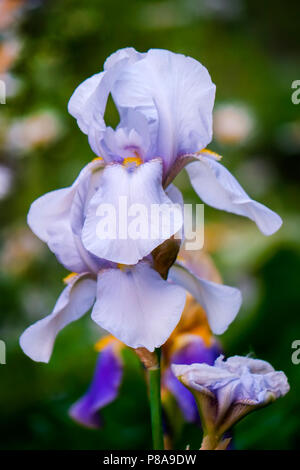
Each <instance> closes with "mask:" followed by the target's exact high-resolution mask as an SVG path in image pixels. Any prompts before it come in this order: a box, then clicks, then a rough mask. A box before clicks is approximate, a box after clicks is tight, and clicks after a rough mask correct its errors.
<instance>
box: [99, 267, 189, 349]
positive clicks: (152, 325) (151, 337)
mask: <svg viewBox="0 0 300 470" xmlns="http://www.w3.org/2000/svg"><path fill="white" fill-rule="evenodd" d="M116 289H117V295H116ZM184 304H185V292H184V290H183V289H181V288H180V287H178V286H173V285H171V284H169V283H168V282H167V281H164V280H163V279H162V278H161V277H160V275H159V274H158V273H157V272H156V271H154V269H153V268H152V267H151V266H150V265H149V264H148V263H147V262H144V261H143V262H140V263H138V264H137V265H136V266H133V267H130V268H126V267H124V268H122V269H118V268H116V269H107V270H104V271H103V272H101V273H100V274H99V275H98V283H97V302H96V304H95V306H94V308H93V312H92V319H93V320H94V321H95V322H96V323H97V324H98V325H100V326H101V327H102V328H104V329H105V330H107V331H109V332H110V333H112V334H113V335H114V336H115V337H116V338H118V339H120V340H121V341H122V342H123V343H125V344H127V346H130V347H132V348H139V347H145V348H147V349H148V350H149V351H153V350H154V348H157V347H159V346H161V345H162V344H163V343H164V342H165V341H166V340H167V339H168V337H169V336H170V334H171V333H172V331H173V329H174V328H175V326H176V325H177V323H178V321H179V319H180V316H181V313H182V311H183V308H184Z"/></svg>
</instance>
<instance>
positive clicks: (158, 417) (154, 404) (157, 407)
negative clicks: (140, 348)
mask: <svg viewBox="0 0 300 470" xmlns="http://www.w3.org/2000/svg"><path fill="white" fill-rule="evenodd" d="M157 358H158V364H157V366H155V367H151V368H149V369H148V374H149V391H150V411H151V425H152V439H153V449H154V450H163V449H164V439H163V430H162V412H161V392H160V350H159V349H158V350H157Z"/></svg>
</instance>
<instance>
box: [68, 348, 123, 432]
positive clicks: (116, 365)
mask: <svg viewBox="0 0 300 470" xmlns="http://www.w3.org/2000/svg"><path fill="white" fill-rule="evenodd" d="M122 376H123V363H122V358H121V355H120V343H119V342H117V341H112V342H109V343H108V344H107V345H106V346H105V347H104V348H103V349H102V352H101V353H100V354H99V357H98V360H97V364H96V369H95V373H94V377H93V380H92V382H91V385H90V387H89V389H88V390H87V392H86V393H85V395H84V396H83V397H82V398H80V400H78V401H77V402H76V403H74V405H73V406H72V407H71V409H70V411H69V413H70V416H71V417H72V418H73V419H74V420H75V421H78V422H79V423H80V424H82V425H83V426H86V427H89V428H98V427H99V426H100V425H101V419H100V416H99V410H101V408H103V407H104V406H106V405H108V404H109V403H111V402H112V401H114V400H115V399H116V397H117V395H118V392H119V387H120V385H121V381H122Z"/></svg>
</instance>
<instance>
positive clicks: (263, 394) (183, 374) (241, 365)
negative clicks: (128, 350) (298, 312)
mask: <svg viewBox="0 0 300 470" xmlns="http://www.w3.org/2000/svg"><path fill="white" fill-rule="evenodd" d="M172 370H173V372H174V374H175V375H176V376H177V378H178V379H179V380H180V381H181V382H182V383H183V384H184V385H185V386H186V387H187V388H188V389H189V390H190V391H191V392H192V393H193V395H194V396H195V399H196V401H197V405H198V408H199V412H200V415H201V419H202V425H203V429H204V439H203V443H202V449H217V448H220V445H221V446H222V442H224V441H222V436H223V435H224V433H225V432H226V431H228V430H229V429H230V428H231V427H232V426H233V425H234V424H235V423H237V422H238V421H239V420H240V419H241V418H243V417H244V416H245V415H247V414H248V413H250V412H251V411H254V410H256V409H258V408H262V407H264V406H267V405H268V404H270V403H272V402H273V401H275V400H276V399H277V398H279V397H281V396H284V395H285V394H286V393H287V392H288V391H289V389H290V387H289V384H288V382H287V378H286V376H285V374H284V373H283V372H276V371H275V370H274V368H273V367H272V366H271V365H270V364H269V363H268V362H265V361H261V360H258V359H252V358H249V357H241V356H233V357H230V358H228V359H227V360H226V361H225V360H224V356H219V357H218V359H217V360H216V361H215V364H214V365H213V366H209V365H207V364H191V365H175V364H173V366H172Z"/></svg>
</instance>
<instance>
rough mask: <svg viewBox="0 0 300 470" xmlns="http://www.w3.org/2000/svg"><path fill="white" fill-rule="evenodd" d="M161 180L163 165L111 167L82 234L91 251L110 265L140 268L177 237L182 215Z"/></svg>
mask: <svg viewBox="0 0 300 470" xmlns="http://www.w3.org/2000/svg"><path fill="white" fill-rule="evenodd" d="M161 179H162V164H161V161H160V160H152V161H150V162H146V163H144V164H141V165H140V166H138V167H135V168H125V167H124V166H123V165H119V164H114V165H109V166H107V167H106V168H105V169H104V171H103V173H102V176H101V186H100V187H99V189H98V191H97V192H96V194H95V195H94V196H93V198H92V199H91V201H90V203H89V208H88V213H87V217H86V220H85V223H84V227H83V232H82V241H83V244H84V246H85V247H86V249H87V250H89V251H90V252H91V253H93V254H94V255H96V256H98V257H100V258H104V259H107V260H109V261H113V262H116V263H122V264H136V263H137V262H138V261H139V260H141V259H142V258H144V257H145V256H147V255H148V254H149V253H151V251H152V250H154V248H156V247H157V246H158V245H160V244H161V243H163V242H164V240H166V239H169V238H170V237H171V236H172V235H173V234H174V233H176V232H177V231H178V230H179V229H180V228H181V226H182V222H183V220H182V219H183V217H182V209H181V207H180V205H177V204H173V203H172V201H171V200H170V199H169V198H168V197H167V195H166V193H165V192H164V190H163V188H162V185H161Z"/></svg>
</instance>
